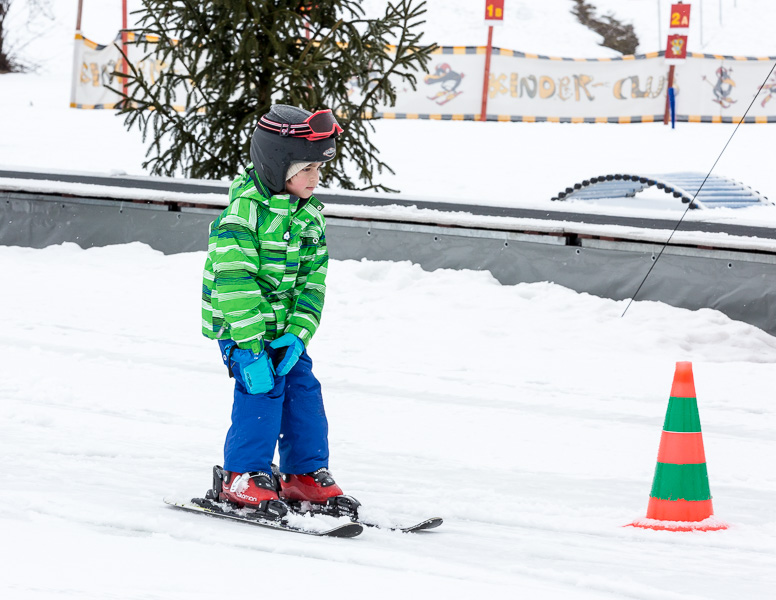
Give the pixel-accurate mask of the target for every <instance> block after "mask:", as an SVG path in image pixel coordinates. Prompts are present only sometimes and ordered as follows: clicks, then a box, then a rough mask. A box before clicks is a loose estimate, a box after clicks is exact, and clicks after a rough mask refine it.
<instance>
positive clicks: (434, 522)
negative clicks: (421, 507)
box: [358, 517, 444, 533]
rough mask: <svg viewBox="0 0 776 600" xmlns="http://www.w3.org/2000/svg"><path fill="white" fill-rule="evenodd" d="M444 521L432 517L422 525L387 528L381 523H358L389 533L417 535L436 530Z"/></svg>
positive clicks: (359, 521)
mask: <svg viewBox="0 0 776 600" xmlns="http://www.w3.org/2000/svg"><path fill="white" fill-rule="evenodd" d="M443 522H444V521H443V520H442V519H441V518H440V517H432V518H431V519H426V520H425V521H421V522H420V523H415V525H392V526H386V525H380V524H379V523H371V522H369V521H362V520H360V519H359V520H358V523H359V524H361V525H363V526H364V527H374V528H375V529H387V530H388V531H402V532H404V533H415V532H416V531H425V530H427V529H434V528H435V527H439V526H440V525H441V524H442V523H443Z"/></svg>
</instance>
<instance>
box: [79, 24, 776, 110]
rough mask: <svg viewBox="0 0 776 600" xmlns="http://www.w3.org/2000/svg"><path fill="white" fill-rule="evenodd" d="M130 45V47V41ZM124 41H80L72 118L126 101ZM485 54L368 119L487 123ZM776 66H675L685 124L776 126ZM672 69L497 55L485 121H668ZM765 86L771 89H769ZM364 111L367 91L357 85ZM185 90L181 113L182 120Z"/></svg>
mask: <svg viewBox="0 0 776 600" xmlns="http://www.w3.org/2000/svg"><path fill="white" fill-rule="evenodd" d="M132 39H133V38H130V40H132ZM119 43H120V38H117V41H116V42H114V43H113V44H109V45H106V46H100V45H98V44H95V43H94V42H91V41H89V40H87V39H86V38H84V37H83V36H82V35H81V33H80V32H78V33H76V49H75V53H74V57H75V58H74V68H73V86H72V96H71V103H70V105H71V106H72V107H74V108H92V109H93V108H104V109H110V108H115V107H116V105H117V103H118V102H119V101H120V99H121V97H120V96H119V95H118V94H116V93H115V92H113V91H111V90H109V89H108V86H110V87H114V88H120V86H121V82H120V81H119V80H117V79H114V77H113V75H112V73H113V72H114V71H115V69H116V66H117V65H118V63H119V61H120V58H121V55H120V53H119V50H118V44H119ZM127 48H128V52H127V53H128V56H129V59H130V61H131V62H132V64H134V65H135V67H136V68H138V69H140V70H142V71H143V72H144V73H145V75H146V77H147V78H148V79H149V80H150V81H154V80H155V78H156V77H158V75H159V73H160V72H162V71H164V70H165V69H168V68H169V65H167V64H164V63H162V62H161V61H159V60H155V59H153V57H151V58H146V55H147V53H148V50H147V49H146V46H145V45H144V44H140V45H136V44H134V43H129V44H128V46H127ZM485 52H486V49H485V48H484V47H464V46H445V47H441V48H438V49H437V50H436V51H435V52H434V53H433V54H432V56H431V58H432V60H431V62H430V63H429V72H428V73H424V74H421V75H420V76H419V77H418V86H417V89H416V90H412V88H411V87H409V86H397V99H396V105H395V106H393V107H388V106H385V107H382V108H381V109H380V110H379V111H378V112H376V113H375V114H372V115H367V116H369V117H375V118H380V117H382V118H393V119H445V120H480V119H481V115H480V113H481V107H482V93H483V78H484V74H485ZM774 62H776V57H760V58H757V57H736V56H720V55H712V54H690V55H689V56H688V58H687V60H686V61H685V62H684V63H682V64H679V65H677V66H676V71H675V78H674V88H675V90H676V113H677V116H676V118H677V120H678V121H692V122H709V123H737V122H739V121H740V120H741V118H742V117H743V115H744V113H745V112H746V110H747V108H748V107H749V104H750V103H751V102H752V99H753V98H754V97H755V96H756V98H754V104H753V105H752V108H751V110H750V111H749V114H748V115H747V117H746V119H745V122H749V123H769V122H776V74H774V75H771V76H770V77H769V78H768V80H767V81H765V79H766V76H767V75H768V73H769V71H770V70H771V68H772V66H773V63H774ZM667 80H668V65H666V63H665V59H664V58H663V52H654V53H651V54H642V55H637V56H625V57H621V58H610V59H579V58H564V57H551V56H541V55H535V54H525V53H522V52H516V51H512V50H502V49H499V48H494V49H493V53H492V55H491V65H490V76H489V81H488V108H487V119H488V120H492V121H531V122H533V121H536V122H539V121H554V122H570V123H590V122H609V123H644V122H654V121H661V120H662V119H663V115H664V112H665V107H666V93H667V85H668V82H667ZM763 83H764V85H763ZM350 89H351V95H352V99H353V100H354V101H357V100H358V98H359V96H360V95H361V93H362V92H363V90H361V89H359V88H358V87H356V86H355V85H354V84H351V88H350ZM184 102H185V93H184V91H183V90H181V92H180V93H179V94H178V95H177V98H176V100H175V103H174V105H175V106H176V108H177V109H179V110H182V109H183V104H184Z"/></svg>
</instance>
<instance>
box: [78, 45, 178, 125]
mask: <svg viewBox="0 0 776 600" xmlns="http://www.w3.org/2000/svg"><path fill="white" fill-rule="evenodd" d="M128 41H129V42H130V43H128V44H127V57H128V58H129V62H131V63H132V64H133V65H134V66H135V68H136V69H137V70H138V71H142V72H143V74H144V75H145V77H146V79H147V80H148V81H150V82H151V83H153V82H154V81H156V79H157V78H158V77H159V74H160V73H162V72H163V71H166V70H167V69H169V65H168V64H167V63H164V62H162V61H161V60H158V59H155V58H154V57H153V56H150V57H149V56H147V55H148V54H149V50H152V49H153V45H152V44H153V43H154V41H155V40H153V39H150V38H149V39H146V40H143V43H139V44H138V43H136V40H135V36H134V34H133V33H129V34H128ZM120 47H121V35H119V36H118V37H117V38H116V39H115V40H114V41H113V43H111V44H107V45H100V44H95V43H94V42H92V41H91V40H88V39H86V38H85V37H83V35H82V34H81V32H80V31H79V32H76V34H75V51H74V53H73V57H74V58H73V82H72V87H71V93H70V107H71V108H92V109H100V108H104V109H113V108H117V105H118V103H119V102H120V101H121V96H120V95H119V94H117V93H116V92H114V91H112V90H110V89H108V88H113V89H116V90H119V89H121V87H122V81H121V79H120V78H119V77H115V76H114V75H113V73H114V72H115V71H116V69H117V68H118V67H119V65H120V63H121V61H122V57H121V51H120V50H119V48H120ZM175 98H176V99H175V101H174V102H173V106H174V107H175V109H176V110H184V106H183V105H184V104H185V99H186V91H185V90H184V89H183V85H181V89H180V91H179V92H178V93H177V94H176V95H175Z"/></svg>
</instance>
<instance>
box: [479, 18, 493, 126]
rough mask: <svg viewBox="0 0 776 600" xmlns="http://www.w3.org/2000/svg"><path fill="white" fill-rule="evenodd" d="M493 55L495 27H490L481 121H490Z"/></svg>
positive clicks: (483, 81) (483, 80) (486, 50)
mask: <svg viewBox="0 0 776 600" xmlns="http://www.w3.org/2000/svg"><path fill="white" fill-rule="evenodd" d="M492 53H493V25H491V26H490V27H488V45H487V47H486V49H485V77H483V79H482V109H481V111H480V121H487V120H488V87H489V83H490V55H491V54H492Z"/></svg>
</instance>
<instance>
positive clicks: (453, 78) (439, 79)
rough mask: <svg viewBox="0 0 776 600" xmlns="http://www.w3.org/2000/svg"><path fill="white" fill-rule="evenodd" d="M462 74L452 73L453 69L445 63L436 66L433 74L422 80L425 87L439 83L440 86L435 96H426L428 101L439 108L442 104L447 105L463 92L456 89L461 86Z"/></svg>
mask: <svg viewBox="0 0 776 600" xmlns="http://www.w3.org/2000/svg"><path fill="white" fill-rule="evenodd" d="M463 76H464V74H463V73H456V72H455V71H453V69H452V68H451V67H450V65H449V64H447V63H442V64H441V65H437V66H436V67H435V68H434V72H433V73H431V74H429V75H426V76H425V77H424V78H423V81H424V82H425V83H426V84H427V85H435V84H437V83H440V84H441V85H442V89H441V90H439V91H438V92H437V93H436V94H435V95H433V96H428V99H429V100H433V101H434V102H436V103H437V104H439V105H440V106H441V105H443V104H447V103H448V102H450V100H452V99H453V98H455V97H456V96H458V95H459V94H461V93H463V92H457V91H456V89H457V88H458V86H459V85H461V80H462V79H463Z"/></svg>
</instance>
